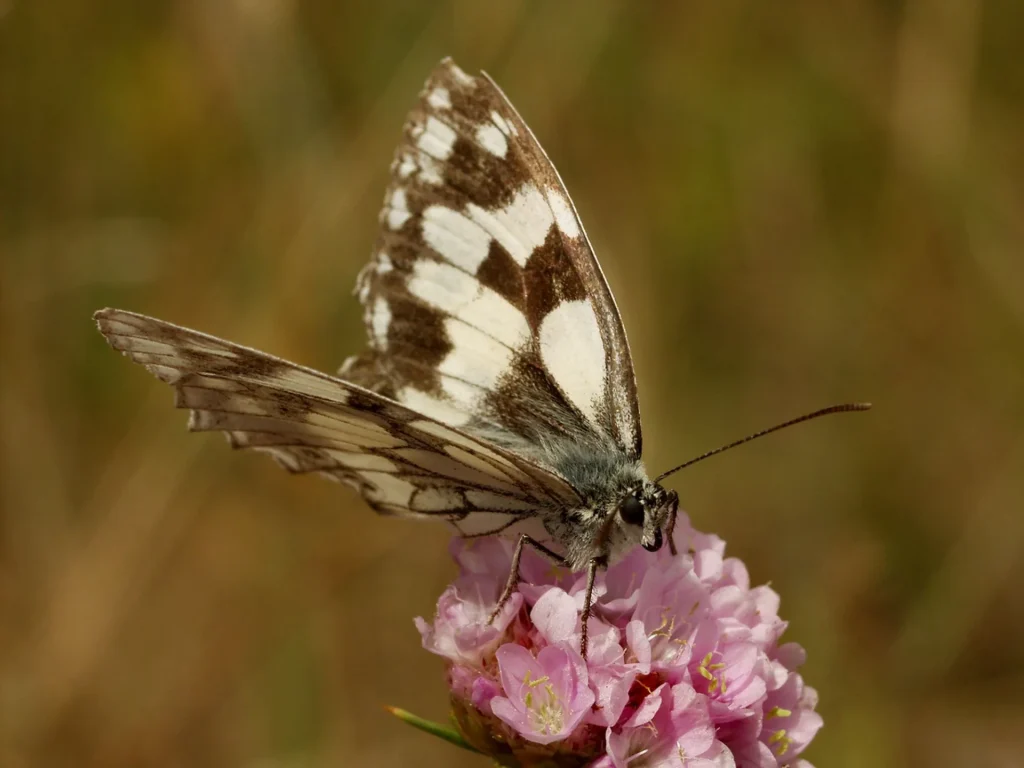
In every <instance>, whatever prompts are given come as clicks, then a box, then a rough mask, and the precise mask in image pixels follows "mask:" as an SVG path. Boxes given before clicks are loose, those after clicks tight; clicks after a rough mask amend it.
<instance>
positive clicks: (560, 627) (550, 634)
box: [530, 588, 580, 645]
mask: <svg viewBox="0 0 1024 768" xmlns="http://www.w3.org/2000/svg"><path fill="white" fill-rule="evenodd" d="M579 619H580V617H579V613H578V612H577V609H576V601H575V600H574V599H573V598H572V596H571V595H569V594H568V593H566V592H565V591H564V590H561V589H558V588H552V589H549V590H548V591H547V592H546V593H544V595H543V596H542V597H541V598H540V599H539V600H537V603H536V604H535V605H534V606H533V610H532V611H530V620H531V621H532V622H533V625H534V626H535V627H536V628H537V631H538V632H540V634H541V636H542V637H543V638H544V639H545V640H546V641H547V642H548V643H550V644H551V645H555V644H557V643H567V642H569V641H570V640H572V638H573V636H574V635H575V634H576V633H577V632H578V629H579V623H580V622H579Z"/></svg>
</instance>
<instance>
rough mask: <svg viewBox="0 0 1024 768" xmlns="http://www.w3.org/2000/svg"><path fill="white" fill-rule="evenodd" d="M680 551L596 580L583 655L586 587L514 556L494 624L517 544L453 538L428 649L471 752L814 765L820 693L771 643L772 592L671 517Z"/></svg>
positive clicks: (792, 657) (699, 764) (574, 761)
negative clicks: (451, 564)
mask: <svg viewBox="0 0 1024 768" xmlns="http://www.w3.org/2000/svg"><path fill="white" fill-rule="evenodd" d="M674 538H675V542H676V546H677V549H678V552H679V554H678V555H676V556H674V557H673V556H672V554H671V553H670V552H669V548H668V547H663V548H662V549H661V550H660V551H658V552H656V553H649V552H646V551H643V550H642V549H639V548H638V549H637V550H636V551H634V552H630V553H628V554H627V555H626V556H625V557H624V558H623V559H622V560H621V561H619V562H618V563H616V564H615V565H613V566H612V567H611V568H610V569H609V570H608V571H606V572H604V573H602V574H599V576H598V579H597V583H596V584H595V589H594V597H595V600H594V610H593V614H592V615H591V617H590V619H589V621H588V623H587V636H588V650H587V658H586V659H585V660H584V659H583V658H582V657H581V656H580V654H579V648H580V638H581V634H582V624H581V614H582V610H583V596H584V588H585V583H586V580H585V578H584V577H583V576H582V575H581V574H571V573H568V572H566V571H564V570H560V569H555V568H553V567H552V566H551V564H550V563H548V562H547V561H546V560H544V559H543V558H541V557H540V556H539V555H537V554H536V553H534V552H532V551H530V550H527V551H526V552H524V555H523V559H522V564H521V565H522V567H521V569H520V575H521V582H520V584H519V586H518V589H517V591H516V592H515V593H514V594H513V596H512V599H511V600H510V601H509V602H508V604H507V605H506V606H505V607H504V608H503V609H502V611H501V612H500V614H499V615H498V616H497V618H496V619H495V621H494V622H493V623H488V622H487V619H488V617H489V616H490V613H491V611H493V610H494V606H495V603H496V601H497V599H498V596H499V595H500V593H501V590H502V588H503V587H504V584H505V580H506V578H507V577H508V573H509V568H510V567H511V560H512V551H513V543H512V542H510V541H506V540H503V539H500V538H497V537H492V538H485V539H473V540H461V539H456V540H455V541H454V542H453V544H452V554H453V556H454V558H455V560H456V562H457V563H458V565H459V570H460V574H459V576H458V578H457V579H456V580H455V582H454V583H453V584H452V585H451V586H449V587H448V589H446V590H445V592H444V593H443V594H442V595H441V598H440V599H439V600H438V606H437V614H436V615H435V617H434V620H433V621H432V622H427V621H425V620H423V619H417V626H418V628H419V630H420V633H421V635H422V637H423V645H424V647H425V648H426V649H427V650H429V651H431V652H433V653H436V654H438V655H440V656H443V657H445V658H446V659H447V660H448V684H449V689H450V691H451V698H452V705H453V712H454V714H455V717H456V721H457V722H458V724H459V727H460V729H461V730H462V732H463V734H464V736H465V738H466V739H467V740H468V741H469V742H470V743H472V744H473V745H474V746H475V747H477V748H478V749H480V750H481V751H483V752H485V753H487V754H490V755H492V756H494V757H495V758H500V759H502V760H506V761H507V758H511V759H512V760H514V761H517V762H519V763H522V764H535V763H538V762H547V763H550V764H554V765H561V764H564V765H582V764H590V765H591V766H592V767H598V766H599V767H600V768H624V767H625V766H627V765H628V766H629V768H644V767H645V766H657V767H659V768H660V767H661V766H676V767H678V768H683V767H684V766H685V768H729V767H731V766H738V767H739V768H779V767H780V766H800V767H801V768H810V764H809V763H806V761H804V760H803V759H802V754H803V752H804V750H805V749H806V748H807V746H808V744H809V743H810V742H811V740H812V739H813V738H814V735H815V734H816V733H817V731H818V729H820V728H821V725H822V720H821V717H820V716H819V715H818V714H817V713H816V712H815V711H814V709H815V705H816V703H817V694H816V692H815V691H814V689H813V688H810V687H809V686H806V685H804V682H803V679H802V677H801V676H800V675H799V674H797V673H796V671H795V670H796V669H797V667H799V666H800V665H801V664H802V663H803V661H804V655H805V654H804V651H803V649H802V648H800V646H798V645H796V644H795V643H785V644H782V645H780V644H779V638H780V636H781V635H782V633H783V632H784V630H785V628H786V623H785V621H783V620H782V619H780V618H779V616H778V608H779V596H778V594H777V593H775V592H774V591H773V590H772V589H770V588H769V587H765V586H762V587H753V588H752V587H751V586H750V578H749V576H748V574H747V569H746V567H745V566H744V565H743V563H742V562H741V561H740V560H738V559H736V558H733V557H726V556H725V542H723V541H722V540H721V539H720V538H718V537H717V536H713V535H709V534H703V533H700V532H698V531H695V530H693V529H692V528H691V527H690V525H689V521H688V520H687V518H686V517H685V515H682V514H680V516H679V519H678V522H677V525H676V530H675V535H674Z"/></svg>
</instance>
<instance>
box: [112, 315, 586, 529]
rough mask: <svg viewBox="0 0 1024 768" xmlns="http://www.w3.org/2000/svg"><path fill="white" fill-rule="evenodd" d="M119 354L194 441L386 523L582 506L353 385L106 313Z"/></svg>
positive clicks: (492, 519)
mask: <svg viewBox="0 0 1024 768" xmlns="http://www.w3.org/2000/svg"><path fill="white" fill-rule="evenodd" d="M96 320H97V323H98V325H99V328H100V331H101V332H102V333H103V335H104V336H105V337H106V338H107V340H108V341H109V342H110V344H111V346H113V347H114V348H115V349H118V350H120V351H121V352H123V353H124V354H125V355H127V356H128V357H130V358H131V359H132V360H134V361H135V362H137V363H140V364H142V365H144V366H145V367H146V368H148V369H149V370H150V371H151V372H152V373H153V374H154V375H156V376H157V377H158V378H160V379H161V380H163V381H165V382H167V383H168V384H170V385H171V386H173V387H174V389H175V392H176V402H177V405H178V407H181V408H187V409H189V410H190V411H191V416H190V420H189V427H190V429H193V430H199V431H203V430H221V431H223V432H225V433H226V434H227V436H228V440H229V441H230V443H231V445H232V446H234V447H236V448H252V449H255V450H259V451H265V452H267V453H270V454H271V455H272V456H273V457H274V458H275V459H277V461H278V462H279V463H280V464H281V465H282V466H284V467H285V468H286V469H288V470H289V471H292V472H321V473H324V474H326V475H328V476H330V477H332V478H334V479H336V480H341V481H344V482H347V483H349V484H350V485H353V486H355V487H356V488H358V489H359V491H360V492H361V493H362V494H363V495H364V496H365V497H366V499H367V500H368V501H369V502H370V504H371V505H372V506H373V507H374V508H375V509H376V510H377V511H378V512H381V513H384V514H398V515H403V516H430V517H436V516H441V517H443V518H446V519H448V520H449V521H451V522H452V523H453V524H454V525H455V526H456V527H457V528H459V530H460V531H462V532H463V533H482V532H491V531H496V530H498V529H501V528H504V527H505V526H508V525H511V524H513V523H515V522H516V521H517V520H518V519H519V518H521V517H524V516H529V515H532V514H533V513H534V512H535V511H536V510H537V509H538V508H541V507H544V508H551V507H559V506H565V505H569V506H571V505H573V504H574V503H577V501H578V499H577V498H576V496H575V494H574V492H573V490H572V489H571V488H570V487H569V486H568V485H566V484H565V483H564V481H562V480H561V479H560V478H558V477H556V476H555V475H553V474H551V473H549V472H547V471H546V470H544V469H541V468H540V467H537V466H534V465H532V464H531V463H530V462H527V461H525V460H523V459H522V458H520V457H518V456H516V455H514V454H510V453H508V452H506V451H503V450H502V449H500V448H497V447H494V446H488V445H485V444H484V443H483V442H481V441H480V440H478V439H476V438H474V437H471V436H469V435H467V434H465V433H464V432H461V431H459V430H457V429H454V428H452V427H450V426H447V425H444V424H441V423H439V422H438V421H436V420H434V419H432V418H430V417H427V416H424V415H422V414H419V413H416V412H415V411H412V410H410V409H409V408H407V407H405V406H403V405H401V404H399V403H396V402H394V401H391V400H389V399H387V398H385V397H382V396H380V395H378V394H376V393H374V392H370V391H367V390H365V389H363V388H360V387H358V386H355V385H354V384H352V383H349V382H346V381H342V380H340V379H337V378H334V377H332V376H328V375H326V374H323V373H320V372H318V371H314V370H312V369H309V368H304V367H302V366H299V365H295V364H293V363H289V362H287V361H284V360H281V359H278V358H275V357H272V356H270V355H267V354H264V353H262V352H258V351H256V350H252V349H249V348H246V347H242V346H239V345H236V344H232V343H230V342H227V341H224V340H222V339H218V338H215V337H213V336H208V335H206V334H202V333H199V332H197V331H192V330H189V329H187V328H182V327H179V326H176V325H172V324H170V323H165V322H163V321H160V320H156V319H154V318H150V317H146V316H144V315H137V314H134V313H131V312H124V311H121V310H112V309H105V310H101V311H100V312H97V313H96Z"/></svg>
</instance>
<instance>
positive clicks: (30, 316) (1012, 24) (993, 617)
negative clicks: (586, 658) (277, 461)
mask: <svg viewBox="0 0 1024 768" xmlns="http://www.w3.org/2000/svg"><path fill="white" fill-rule="evenodd" d="M1022 29H1024V8H1021V7H1019V6H1017V5H1014V4H1012V3H985V4H982V3H979V2H976V1H975V0H936V1H935V2H927V1H926V0H910V2H907V3H902V4H892V3H888V4H886V3H866V2H853V1H846V2H839V3H798V4H791V5H788V6H778V5H770V4H764V3H755V2H749V3H744V2H733V1H731V0H727V1H726V2H718V3H686V4H683V3H659V4H654V3H651V4H639V3H625V2H621V3H611V2H607V1H606V0H579V2H575V3H523V2H505V3H478V2H472V1H471V0H459V1H458V2H448V3H441V4H426V3H417V2H412V1H411V0H410V1H409V2H404V3H393V2H379V3H375V4H367V3H351V4H342V3H332V2H326V1H324V0H319V1H317V2H289V0H274V1H273V2H270V1H268V2H243V1H242V0H234V1H229V0H215V1H212V2H156V3H137V2H127V0H105V2H102V3H84V2H74V1H73V0H49V2H46V3H39V2H36V3H32V2H25V1H24V0H7V1H6V2H2V3H0V110H2V111H0V258H2V260H3V261H2V265H3V272H2V283H0V291H2V305H0V312H2V316H0V323H2V324H0V343H2V354H3V367H2V373H3V375H2V388H0V434H2V436H3V458H2V472H3V483H2V491H0V493H2V499H3V511H2V518H0V522H2V528H0V763H2V764H3V765H5V766H15V767H17V766H28V765H33V766H35V765H45V766H64V765H67V766H71V765H74V766H122V765H123V766H136V765H167V766H172V765H190V766H202V765H211V766H213V765H216V766H224V765H246V766H277V765H281V766H284V765H323V766H328V765H330V766H335V765H396V766H398V765H403V766H404V765H424V766H427V765H466V766H469V765H480V764H481V763H480V760H479V759H477V758H474V757H473V756H472V755H468V754H463V753H460V752H459V751H458V750H455V749H453V748H451V747H449V746H447V745H444V744H442V743H440V742H438V743H432V742H431V740H429V739H427V738H426V737H424V736H423V735H422V734H417V733H415V732H414V731H412V730H411V729H406V728H403V727H400V726H399V725H397V724H396V723H395V722H394V720H393V718H391V717H389V716H388V715H387V714H386V713H385V712H384V711H383V710H382V707H381V705H383V704H399V705H402V706H405V707H408V708H410V709H412V710H414V711H416V712H419V713H422V714H424V715H427V716H430V717H432V718H434V719H437V720H444V718H445V692H444V688H443V685H442V682H441V679H440V670H441V665H440V663H439V662H438V661H437V660H434V659H432V658H429V657H428V656H427V655H426V654H425V653H423V652H422V651H421V650H420V649H419V647H418V645H419V644H418V639H417V637H416V634H415V631H414V630H413V628H412V625H411V622H410V617H411V616H413V615H415V614H418V613H421V614H422V613H429V612H430V611H431V610H432V607H433V601H434V599H435V598H436V595H437V594H438V592H439V591H440V590H441V589H442V587H443V585H444V584H445V583H446V581H447V580H448V579H449V578H450V576H451V569H450V566H449V564H448V562H447V555H446V552H445V542H446V537H447V534H446V532H445V531H444V530H443V529H442V528H440V527H437V528H434V527H417V526H415V525H412V524H404V523H396V522H394V521H391V520H385V519H379V518H376V517H375V516H373V515H372V514H371V513H370V512H369V511H368V510H367V509H366V508H365V507H364V506H363V505H362V504H361V503H360V502H359V501H358V500H357V499H356V498H355V497H354V496H353V495H352V494H351V493H349V492H348V491H347V490H343V489H340V488H338V487H335V486H334V485H332V484H328V483H324V482H322V481H319V480H317V479H306V478H302V479H296V478H291V477H288V476H286V475H285V474H284V473H282V472H279V471H278V470H276V469H275V468H274V467H273V466H272V465H271V464H270V463H268V462H266V461H265V460H262V459H259V458H253V457H251V456H242V455H238V454H232V453H231V452H229V451H228V450H226V449H225V447H224V445H223V444H222V441H220V440H218V439H216V438H214V437H210V436H192V437H189V436H186V435H185V434H184V429H183V420H184V418H183V414H181V413H179V412H175V411H173V410H172V409H171V407H170V400H171V396H170V393H169V392H168V391H166V389H165V388H163V387H161V386H160V385H159V384H158V383H156V382H154V381H153V380H152V379H151V378H149V377H148V376H146V375H145V374H144V373H143V372H142V371H141V370H138V369H136V368H134V367H132V366H130V365H128V363H127V362H125V361H123V360H121V359H119V358H118V357H117V356H115V355H114V354H112V353H111V352H110V351H109V350H108V349H107V348H106V346H105V345H104V344H103V342H102V339H101V338H100V337H99V335H98V334H97V333H96V332H95V331H94V330H93V327H92V323H91V321H90V318H89V315H90V313H91V312H92V311H93V310H94V309H96V308H99V307H102V306H105V305H115V306H122V307H126V308H129V309H135V310H141V311H145V312H148V313H151V314H155V315H158V316H161V317H165V318H167V319H170V320H172V321H177V322H181V323H185V324H188V325H191V326H194V327H198V328H201V329H205V330H208V331H210V332H213V333H217V334H220V335H223V336H227V337H229V338H232V339H236V340H238V341H240V342H243V343H247V344H251V345H254V346H258V347H261V348H264V349H267V350H269V351H272V352H275V353H278V354H281V355H284V356H286V357H289V358H291V359H294V360H298V361H302V362H305V363H308V364H312V365H315V366H318V367H320V368H323V369H326V370H331V369H333V368H334V366H336V365H337V364H338V362H339V361H340V360H341V359H342V358H343V357H344V356H345V355H347V354H349V353H351V352H353V351H355V350H357V349H359V348H360V346H361V344H362V329H361V326H360V319H359V316H358V314H359V313H358V310H357V306H356V303H355V301H354V300H353V299H352V298H351V297H350V295H349V291H350V286H351V285H352V283H353V280H354V277H355V274H356V272H357V271H358V269H359V267H360V266H361V265H362V263H363V262H364V260H365V259H366V257H367V256H368V253H369V248H370V244H371V243H372V240H373V237H374V228H375V221H376V211H377V207H378V204H379V201H380V198H381V194H382V191H383V187H384V184H385V177H386V173H387V166H388V163H389V160H390V154H391V150H392V147H393V144H394V143H395V141H396V139H397V137H398V134H399V130H400V126H401V123H402V120H403V117H404V113H405V111H406V110H407V109H408V108H409V106H410V105H411V104H412V101H413V99H414V97H415V94H416V92H417V90H418V88H419V86H420V83H421V82H422V80H423V79H424V77H425V76H426V74H427V73H428V71H429V70H430V68H431V67H432V66H433V65H434V63H436V61H437V60H438V59H440V58H441V57H442V56H443V55H446V54H452V55H454V56H456V58H457V59H458V60H459V61H460V62H461V63H462V64H463V66H465V67H467V68H472V69H477V68H486V69H487V70H488V71H490V72H491V73H492V74H493V75H494V76H495V77H496V78H497V79H498V81H499V82H500V83H501V84H502V85H503V87H504V88H505V90H506V91H507V92H508V93H509V94H510V96H511V97H512V99H513V100H514V101H515V103H516V104H517V106H518V107H519V109H520V110H521V112H522V113H523V115H524V116H525V118H526V119H527V120H528V121H529V122H530V124H531V125H532V126H533V127H534V129H535V131H536V132H537V133H538V135H539V137H540V138H541V140H542V141H543V143H544V144H545V146H546V147H547V149H548V150H549V152H550V154H551V155H552V157H553V158H554V159H555V161H556V162H557V163H558V165H559V168H560V169H561V171H562V174H563V176H564V177H565V178H566V180H567V183H568V186H569V188H570V191H571V192H572V193H573V195H574V197H575V199H576V202H577V205H578V207H579V208H580V211H581V213H582V216H583V219H584V221H585V222H586V223H587V224H588V227H589V230H590V234H591V236H592V239H593V240H594V243H595V246H596V248H597V249H598V252H599V254H600V255H601V258H602V263H603V265H604V267H605V270H606V272H607V273H608V276H609V280H610V282H611V284H612V287H613V289H614V291H615V292H616V295H617V297H618V299H619V303H620V306H621V309H622V312H623V315H624V317H625V322H626V327H627V329H628V331H629V333H630V338H631V341H632V344H633V348H634V355H635V360H636V367H637V372H638V376H639V380H640V388H641V396H642V399H643V402H642V404H643V412H644V416H645V419H646V424H647V429H646V437H647V441H646V442H647V457H648V461H649V464H650V466H651V468H652V469H654V470H660V469H662V468H664V467H666V466H668V465H669V463H670V462H677V461H679V460H681V459H683V458H686V457H688V456H691V455H694V454H696V453H698V452H700V451H702V450H704V449H706V448H709V447H712V446H714V445H717V444H719V443H721V442H724V441H726V440H728V439H730V438H733V437H736V436H738V435H741V434H743V433H746V432H748V431H752V430H753V429H756V428H758V427H761V426H765V425H766V424H768V423H771V422H773V421H776V420H781V419H783V418H786V417H788V416H791V415H793V414H795V413H797V412H800V411H802V410H808V409H811V408H814V407H817V406H820V405H823V404H826V403H828V402H831V401H838V400H846V399H870V400H873V401H874V402H875V404H876V410H874V411H873V412H872V413H870V414H868V415H862V416H856V417H837V418H834V419H832V420H827V421H822V422H819V423H816V424H813V425H809V426H806V427H803V428H801V429H800V430H799V431H793V432H790V433H788V434H785V435H779V436H775V437H773V438H771V439H770V440H766V441H764V442H760V443H757V444H756V445H751V446H747V447H744V448H743V449H741V450H738V451H736V452H734V453H732V454H730V455H728V456H723V457H720V458H718V459H716V460H714V461H713V462H708V463H707V464H702V465H701V466H700V467H699V468H694V469H693V470H691V471H689V472H688V473H686V474H684V475H683V476H679V477H676V478H674V480H673V484H674V485H675V486H676V487H678V488H679V490H680V494H681V497H682V498H683V500H684V505H685V507H686V508H687V509H688V510H689V511H690V512H691V514H692V517H693V518H694V520H695V523H696V524H697V525H698V526H699V527H701V528H704V529H711V530H715V531H716V532H718V533H720V534H721V535H722V536H724V537H725V538H726V539H727V540H728V541H729V544H730V549H731V551H732V552H734V553H737V554H739V555H741V556H742V557H743V558H745V559H746V560H747V562H748V563H749V564H750V566H751V570H752V573H753V576H754V578H755V579H757V580H762V581H763V580H771V581H772V583H773V584H774V586H775V587H776V588H777V589H778V590H779V591H780V592H781V593H782V595H783V612H784V615H785V616H786V617H788V618H789V619H791V625H790V629H789V635H788V636H789V637H790V638H791V639H794V640H798V641H800V642H802V643H803V644H804V645H806V646H807V648H808V651H809V654H810V661H809V662H808V665H807V667H806V676H807V677H808V679H809V680H810V681H811V682H812V683H813V684H815V685H816V686H817V687H818V688H819V689H820V692H821V710H822V712H823V714H824V716H825V720H826V727H825V729H824V730H823V731H822V732H821V734H820V736H819V737H818V739H817V741H816V742H815V744H814V746H813V748H812V750H811V752H810V753H809V755H808V756H809V757H810V758H811V759H812V760H813V761H814V762H816V763H817V764H819V765H822V766H826V765H827V766H864V765H872V766H899V765H928V766H946V765H948V766H954V765H956V766H959V765H993V766H996V765H998V766H1002V765H1006V766H1009V765H1019V764H1021V763H1022V762H1024V738H1022V736H1021V734H1022V733H1024V705H1022V703H1021V702H1022V700H1024V696H1022V694H1024V642H1022V637H1024V601H1022V600H1021V599H1020V590H1019V584H1020V583H1021V582H1022V580H1024V567H1022V560H1024V558H1022V552H1024V514H1022V513H1024V487H1022V486H1024V480H1022V477H1024V472H1022V467H1024V397H1022V393H1024V223H1022V222H1024V217H1022V211H1024V142H1022V138H1021V137H1022V133H1021V126H1022V125H1024V69H1022V68H1021V67H1020V66H1019V56H1020V53H1019V51H1020V40H1021V32H1022Z"/></svg>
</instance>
